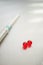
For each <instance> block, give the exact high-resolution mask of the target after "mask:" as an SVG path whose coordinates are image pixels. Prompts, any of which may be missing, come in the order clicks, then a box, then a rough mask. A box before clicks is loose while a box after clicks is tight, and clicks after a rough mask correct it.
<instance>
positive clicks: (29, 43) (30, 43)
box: [27, 40, 32, 48]
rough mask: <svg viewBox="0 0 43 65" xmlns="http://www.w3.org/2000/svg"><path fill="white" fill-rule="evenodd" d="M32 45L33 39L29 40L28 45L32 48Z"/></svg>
mask: <svg viewBox="0 0 43 65" xmlns="http://www.w3.org/2000/svg"><path fill="white" fill-rule="evenodd" d="M31 45H32V41H31V40H28V41H27V47H29V48H30V47H31Z"/></svg>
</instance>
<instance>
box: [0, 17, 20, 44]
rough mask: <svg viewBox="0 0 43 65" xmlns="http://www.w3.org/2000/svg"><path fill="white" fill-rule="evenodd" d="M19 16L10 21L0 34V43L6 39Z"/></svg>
mask: <svg viewBox="0 0 43 65" xmlns="http://www.w3.org/2000/svg"><path fill="white" fill-rule="evenodd" d="M19 17H20V16H17V17H16V19H15V20H14V21H12V22H11V23H10V24H8V25H7V26H6V27H5V28H4V29H3V30H2V31H1V33H0V43H1V42H2V41H3V39H4V38H5V37H6V35H7V34H8V33H9V31H10V29H11V28H12V26H13V25H14V24H15V23H16V22H17V20H18V19H19Z"/></svg>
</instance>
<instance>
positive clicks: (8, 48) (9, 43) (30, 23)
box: [0, 0, 43, 65]
mask: <svg viewBox="0 0 43 65" xmlns="http://www.w3.org/2000/svg"><path fill="white" fill-rule="evenodd" d="M18 14H19V15H20V19H19V20H18V21H17V23H16V24H15V25H14V26H13V28H12V29H11V31H10V32H9V34H8V35H7V37H6V38H5V39H4V41H3V43H2V44H1V45H0V65H43V0H0V31H1V30H2V29H3V28H4V27H5V26H6V25H7V24H9V23H10V22H11V21H12V19H13V18H15V17H16V16H17V15H18ZM29 39H30V40H32V42H33V45H32V47H31V48H30V49H28V50H26V51H24V50H23V49H22V43H23V42H24V41H27V40H29Z"/></svg>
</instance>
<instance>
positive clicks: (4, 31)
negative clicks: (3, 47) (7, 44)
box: [0, 27, 9, 43]
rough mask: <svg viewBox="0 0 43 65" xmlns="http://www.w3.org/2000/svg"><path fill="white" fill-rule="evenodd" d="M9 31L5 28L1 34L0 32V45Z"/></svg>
mask: <svg viewBox="0 0 43 65" xmlns="http://www.w3.org/2000/svg"><path fill="white" fill-rule="evenodd" d="M8 32H9V30H8V29H7V27H5V28H4V29H3V30H2V31H1V32H0V43H1V42H2V40H3V39H4V38H5V37H6V35H7V34H8Z"/></svg>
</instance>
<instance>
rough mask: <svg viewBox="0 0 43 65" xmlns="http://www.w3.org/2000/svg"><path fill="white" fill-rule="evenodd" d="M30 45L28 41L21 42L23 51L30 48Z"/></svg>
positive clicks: (30, 42)
mask: <svg viewBox="0 0 43 65" xmlns="http://www.w3.org/2000/svg"><path fill="white" fill-rule="evenodd" d="M31 45H32V41H31V40H28V41H27V42H23V49H27V48H30V47H31Z"/></svg>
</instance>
